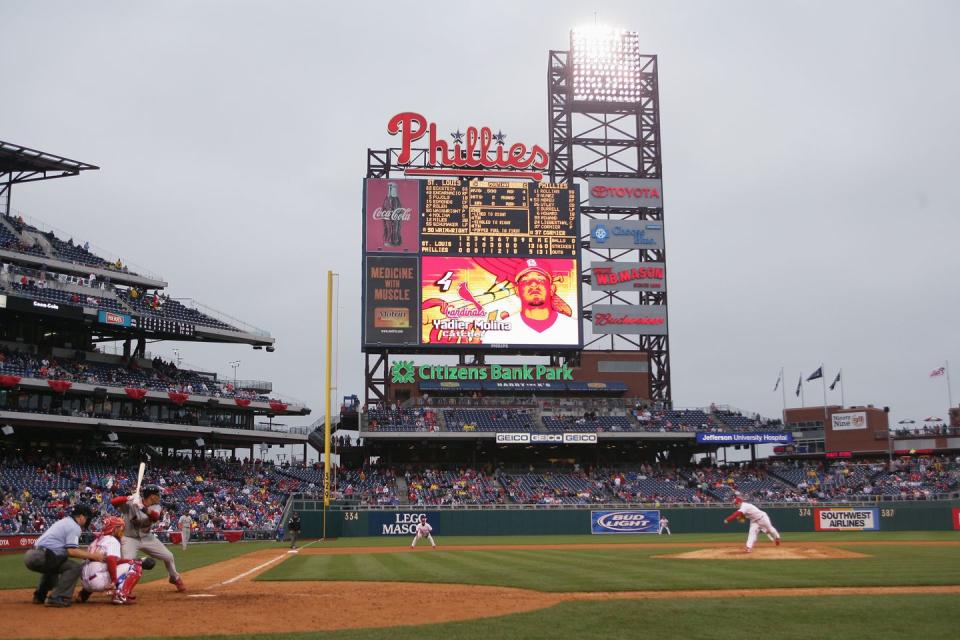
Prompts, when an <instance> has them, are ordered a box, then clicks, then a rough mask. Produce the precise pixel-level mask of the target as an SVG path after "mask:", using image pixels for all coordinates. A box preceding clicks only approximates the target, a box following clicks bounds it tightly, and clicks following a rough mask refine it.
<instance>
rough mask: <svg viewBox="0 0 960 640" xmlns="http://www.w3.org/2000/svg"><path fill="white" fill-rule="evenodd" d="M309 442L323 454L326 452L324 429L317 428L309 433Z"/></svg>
mask: <svg viewBox="0 0 960 640" xmlns="http://www.w3.org/2000/svg"><path fill="white" fill-rule="evenodd" d="M307 442H309V443H310V446H311V447H313V448H314V449H316V450H317V451H318V452H320V454H321V455H322V454H323V452H324V438H323V429H320V428H317V429H314V430H313V431H311V432H310V433H309V434H308V435H307Z"/></svg>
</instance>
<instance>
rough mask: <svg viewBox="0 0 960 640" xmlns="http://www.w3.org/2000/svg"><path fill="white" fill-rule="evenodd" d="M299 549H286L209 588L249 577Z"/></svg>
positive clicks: (310, 543)
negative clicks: (280, 553)
mask: <svg viewBox="0 0 960 640" xmlns="http://www.w3.org/2000/svg"><path fill="white" fill-rule="evenodd" d="M317 542H318V541H317V540H314V541H313V542H308V543H307V544H305V545H303V546H302V547H300V549H304V548H306V547H309V546H310V545H312V544H316V543H317ZM297 551H299V549H290V550H289V551H285V552H284V553H283V554H282V555H279V556H277V557H276V558H273V559H271V560H267V561H266V562H264V563H263V564H259V565H257V566H255V567H254V568H253V569H248V570H247V571H244V572H243V573H241V574H240V575H238V576H234V577H232V578H230V579H229V580H224V581H223V582H218V583H217V584H214V585H211V586H210V587H208V588H210V589H216V588H217V587H222V586H225V585H228V584H233V583H234V582H236V581H237V580H242V579H243V578H246V577H247V576H248V575H250V574H251V573H256V572H257V571H260V570H261V569H263V568H265V567H269V566H270V565H271V564H273V563H274V562H276V561H277V560H283V559H285V558H287V557H288V556H289V555H290V554H291V553H292V554H296V553H297Z"/></svg>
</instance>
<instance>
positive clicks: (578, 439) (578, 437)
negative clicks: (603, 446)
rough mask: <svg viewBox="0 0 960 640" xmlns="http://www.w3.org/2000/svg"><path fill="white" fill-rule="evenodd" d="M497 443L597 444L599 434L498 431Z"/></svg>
mask: <svg viewBox="0 0 960 640" xmlns="http://www.w3.org/2000/svg"><path fill="white" fill-rule="evenodd" d="M497 444H597V434H595V433H498V434H497Z"/></svg>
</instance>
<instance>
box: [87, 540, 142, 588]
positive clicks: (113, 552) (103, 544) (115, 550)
mask: <svg viewBox="0 0 960 640" xmlns="http://www.w3.org/2000/svg"><path fill="white" fill-rule="evenodd" d="M89 551H90V553H96V552H97V551H102V552H104V553H105V554H106V555H108V556H114V557H117V558H119V557H120V541H119V540H117V539H116V538H114V537H113V536H110V535H104V536H100V537H99V538H97V539H96V540H94V541H93V542H92V543H91V544H90V549H89ZM129 570H130V564H129V563H124V564H118V565H117V579H118V580H119V579H120V577H121V576H123V575H124V574H125V573H126V572H127V571H129ZM80 579H81V581H82V582H83V588H84V589H85V590H87V591H89V592H91V593H94V592H97V591H107V590H109V589H113V588H114V584H113V580H111V579H110V570H109V569H108V568H107V563H106V562H94V561H93V560H87V561H86V562H84V563H83V569H82V570H81V572H80Z"/></svg>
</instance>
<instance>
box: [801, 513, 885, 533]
mask: <svg viewBox="0 0 960 640" xmlns="http://www.w3.org/2000/svg"><path fill="white" fill-rule="evenodd" d="M813 525H814V529H815V530H816V531H879V530H880V517H879V509H854V508H852V507H850V508H847V507H842V508H839V509H814V510H813Z"/></svg>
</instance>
